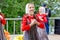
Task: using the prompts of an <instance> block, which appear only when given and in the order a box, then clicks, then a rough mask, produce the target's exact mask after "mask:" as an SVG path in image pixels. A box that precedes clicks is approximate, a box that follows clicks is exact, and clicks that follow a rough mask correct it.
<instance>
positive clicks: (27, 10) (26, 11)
mask: <svg viewBox="0 0 60 40" xmlns="http://www.w3.org/2000/svg"><path fill="white" fill-rule="evenodd" d="M30 4H33V5H34V3H27V4H26V8H25V13H26V14H28V13H29V8H28V6H29V5H30Z"/></svg>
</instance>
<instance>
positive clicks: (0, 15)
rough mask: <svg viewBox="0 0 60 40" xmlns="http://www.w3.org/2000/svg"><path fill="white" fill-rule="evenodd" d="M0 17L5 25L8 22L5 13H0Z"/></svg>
mask: <svg viewBox="0 0 60 40" xmlns="http://www.w3.org/2000/svg"><path fill="white" fill-rule="evenodd" d="M0 18H1V20H2V24H3V25H5V24H6V20H5V18H4V15H3V14H0Z"/></svg>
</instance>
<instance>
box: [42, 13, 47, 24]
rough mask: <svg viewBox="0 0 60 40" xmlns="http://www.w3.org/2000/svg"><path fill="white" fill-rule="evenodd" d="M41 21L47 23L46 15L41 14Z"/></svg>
mask: <svg viewBox="0 0 60 40" xmlns="http://www.w3.org/2000/svg"><path fill="white" fill-rule="evenodd" d="M43 22H44V23H47V15H45V14H43Z"/></svg>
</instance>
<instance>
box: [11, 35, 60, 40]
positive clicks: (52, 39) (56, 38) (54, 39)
mask: <svg viewBox="0 0 60 40" xmlns="http://www.w3.org/2000/svg"><path fill="white" fill-rule="evenodd" d="M15 36H17V35H11V40H13V39H14V37H15ZM48 37H49V40H60V35H48Z"/></svg>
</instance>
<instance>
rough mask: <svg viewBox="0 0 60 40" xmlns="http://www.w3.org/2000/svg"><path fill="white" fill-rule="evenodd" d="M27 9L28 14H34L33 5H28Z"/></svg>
mask: <svg viewBox="0 0 60 40" xmlns="http://www.w3.org/2000/svg"><path fill="white" fill-rule="evenodd" d="M28 9H29V13H30V14H34V4H30V5H29V6H28Z"/></svg>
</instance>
